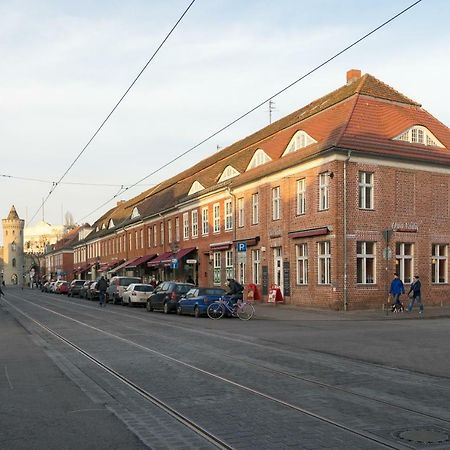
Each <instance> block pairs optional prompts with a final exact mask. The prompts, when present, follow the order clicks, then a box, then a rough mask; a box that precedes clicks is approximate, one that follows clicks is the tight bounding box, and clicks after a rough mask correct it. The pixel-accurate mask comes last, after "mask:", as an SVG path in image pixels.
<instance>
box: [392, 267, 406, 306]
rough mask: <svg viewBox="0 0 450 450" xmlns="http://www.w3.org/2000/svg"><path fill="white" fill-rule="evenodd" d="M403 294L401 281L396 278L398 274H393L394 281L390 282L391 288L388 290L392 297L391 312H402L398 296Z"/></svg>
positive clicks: (403, 287) (403, 289) (403, 288)
mask: <svg viewBox="0 0 450 450" xmlns="http://www.w3.org/2000/svg"><path fill="white" fill-rule="evenodd" d="M404 293H405V286H404V285H403V281H402V280H400V278H399V277H398V273H394V279H393V280H392V282H391V288H390V289H389V294H391V295H392V299H393V304H392V312H401V311H404V308H403V304H402V302H401V301H400V295H402V294H404Z"/></svg>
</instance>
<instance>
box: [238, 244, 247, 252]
mask: <svg viewBox="0 0 450 450" xmlns="http://www.w3.org/2000/svg"><path fill="white" fill-rule="evenodd" d="M236 249H237V251H238V252H246V251H247V242H238V243H237V244H236Z"/></svg>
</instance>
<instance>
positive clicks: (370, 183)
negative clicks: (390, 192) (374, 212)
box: [358, 171, 374, 209]
mask: <svg viewBox="0 0 450 450" xmlns="http://www.w3.org/2000/svg"><path fill="white" fill-rule="evenodd" d="M358 182H359V183H358V184H359V208H360V209H374V174H373V172H363V171H360V172H359V173H358Z"/></svg>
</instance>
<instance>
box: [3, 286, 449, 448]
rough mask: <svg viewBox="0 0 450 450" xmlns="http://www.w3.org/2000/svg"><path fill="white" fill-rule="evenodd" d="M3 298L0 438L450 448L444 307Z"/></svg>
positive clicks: (87, 443)
mask: <svg viewBox="0 0 450 450" xmlns="http://www.w3.org/2000/svg"><path fill="white" fill-rule="evenodd" d="M0 303H1V307H0V325H1V327H0V342H1V344H0V361H1V365H2V367H1V372H2V373H1V374H0V380H1V382H0V393H1V398H2V402H1V404H0V414H1V417H2V427H1V428H0V448H5V449H9V450H16V449H30V448H33V449H61V448H64V449H91V448H92V449H94V448H95V449H99V448H101V449H111V448H117V449H119V448H122V449H124V448H126V449H140V448H151V449H181V448H183V449H208V448H234V449H288V448H295V449H319V448H320V449H324V448H329V449H349V448H351V449H378V448H396V449H404V448H405V449H406V448H414V449H415V448H417V449H421V448H433V449H445V448H450V411H449V408H448V400H449V398H450V379H449V376H448V375H449V374H450V355H449V350H448V324H449V319H448V318H445V317H442V318H434V319H433V320H431V319H429V318H427V317H425V318H424V319H421V320H418V318H416V316H414V317H413V316H411V320H392V318H391V317H389V318H385V317H384V316H383V315H381V313H377V314H372V315H371V314H370V313H365V312H361V313H360V314H347V315H345V313H333V312H330V311H324V312H321V311H317V310H306V311H305V310H300V309H292V310H282V309H280V310H276V309H270V307H267V306H262V305H255V308H256V316H255V319H253V320H251V321H249V322H244V321H239V320H237V319H222V320H220V321H213V320H210V319H206V318H200V319H196V318H194V317H190V316H177V315H175V314H170V315H166V314H161V313H156V312H153V313H149V312H147V311H146V310H145V309H144V308H131V307H128V308H126V307H123V306H120V305H111V304H108V305H107V306H106V307H104V308H100V307H99V306H98V304H97V303H96V302H90V301H87V300H84V299H78V298H67V297H66V296H62V295H52V294H43V293H41V292H40V291H38V290H29V289H28V290H27V289H26V290H23V291H22V290H20V289H13V288H10V289H8V291H7V296H6V298H2V299H1V301H0ZM413 314H416V313H413ZM425 316H426V315H425ZM19 325H20V326H19Z"/></svg>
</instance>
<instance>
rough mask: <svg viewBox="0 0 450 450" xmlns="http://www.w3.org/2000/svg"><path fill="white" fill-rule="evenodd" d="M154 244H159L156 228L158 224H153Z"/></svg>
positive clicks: (155, 245)
mask: <svg viewBox="0 0 450 450" xmlns="http://www.w3.org/2000/svg"><path fill="white" fill-rule="evenodd" d="M153 246H154V247H157V246H158V231H157V229H156V224H155V225H153Z"/></svg>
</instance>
